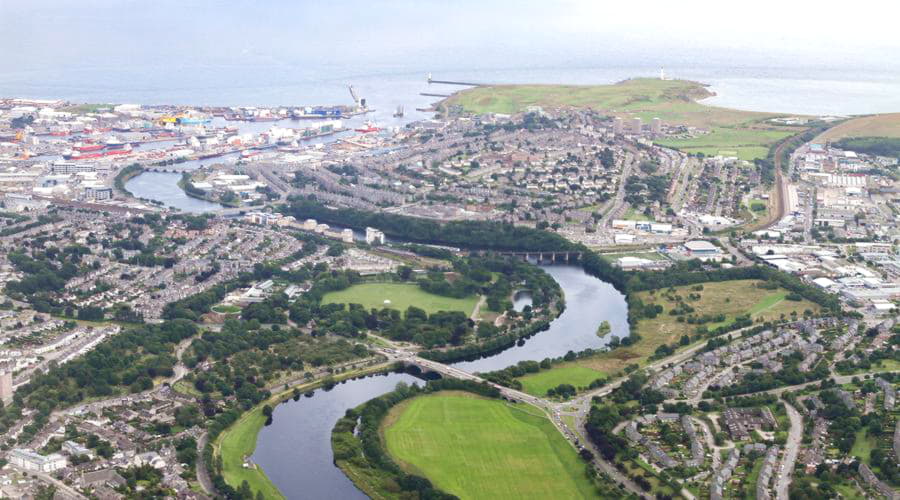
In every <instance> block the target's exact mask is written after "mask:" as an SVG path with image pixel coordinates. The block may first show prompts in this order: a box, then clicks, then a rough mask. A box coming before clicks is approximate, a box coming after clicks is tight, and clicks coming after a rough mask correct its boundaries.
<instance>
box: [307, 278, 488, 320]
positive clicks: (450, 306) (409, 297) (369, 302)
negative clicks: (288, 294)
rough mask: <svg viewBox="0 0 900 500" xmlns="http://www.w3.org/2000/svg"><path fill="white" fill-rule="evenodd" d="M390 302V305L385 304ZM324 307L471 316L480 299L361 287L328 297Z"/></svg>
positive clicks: (401, 287) (412, 288)
mask: <svg viewBox="0 0 900 500" xmlns="http://www.w3.org/2000/svg"><path fill="white" fill-rule="evenodd" d="M385 300H390V304H385V303H384V301H385ZM322 303H323V304H362V306H363V307H364V308H366V310H369V309H371V308H373V307H374V308H376V309H382V308H385V307H389V308H391V309H398V310H400V311H405V310H406V309H407V308H408V307H409V306H416V307H418V308H420V309H423V310H425V312H427V313H428V314H431V313H435V312H438V311H462V312H464V313H466V314H472V311H473V310H475V304H477V303H478V297H476V296H474V295H473V296H471V297H466V298H464V299H455V298H452V297H442V296H440V295H433V294H430V293H427V292H425V291H423V290H422V289H421V288H419V285H416V284H413V283H361V284H358V285H353V286H351V287H350V288H347V289H345V290H340V291H337V292H329V293H326V294H325V296H324V297H323V298H322Z"/></svg>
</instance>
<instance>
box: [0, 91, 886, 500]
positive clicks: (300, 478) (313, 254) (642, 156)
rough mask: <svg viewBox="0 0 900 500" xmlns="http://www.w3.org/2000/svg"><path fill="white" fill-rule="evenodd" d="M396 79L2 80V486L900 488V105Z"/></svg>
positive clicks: (272, 490)
mask: <svg viewBox="0 0 900 500" xmlns="http://www.w3.org/2000/svg"><path fill="white" fill-rule="evenodd" d="M428 81H429V83H430V84H431V85H434V86H440V88H441V89H442V92H446V93H447V95H449V97H447V98H445V99H443V100H441V101H439V102H436V103H434V105H433V107H431V108H429V109H428V110H427V115H425V117H424V118H415V119H412V118H411V119H409V120H406V121H405V123H404V124H403V125H402V126H394V127H382V126H379V125H378V124H377V123H374V122H373V121H371V120H372V118H371V111H372V110H371V109H370V108H369V105H368V104H367V102H366V99H365V98H363V97H361V96H360V95H358V93H357V92H356V90H355V89H354V88H353V87H352V86H351V87H350V89H349V90H350V98H351V99H352V103H351V104H349V105H334V106H332V105H307V104H302V103H300V104H297V105H286V106H281V107H269V108H264V107H254V108H251V107H209V106H174V105H154V106H148V105H134V104H88V103H72V102H67V101H62V100H37V99H17V98H6V99H0V201H2V206H3V208H2V210H0V248H2V251H0V287H2V296H0V344H2V346H0V361H2V367H0V398H2V401H3V405H2V409H0V448H2V453H3V457H4V458H3V460H2V469H0V496H2V497H4V498H7V497H8V498H100V499H107V498H198V499H199V498H230V499H261V498H265V499H275V498H283V497H287V498H356V497H362V496H368V497H371V498H404V499H416V498H422V499H425V498H428V499H435V498H447V499H450V498H464V499H470V498H473V499H497V498H517V499H518V498H647V499H650V498H679V497H680V498H685V499H700V498H704V499H705V498H711V499H726V498H727V499H737V498H757V499H769V498H777V499H787V498H797V499H804V498H810V499H812V498H853V499H856V498H859V499H862V498H884V497H886V498H891V499H893V498H900V469H898V463H900V418H898V417H900V408H897V407H896V404H895V403H896V388H897V386H898V384H900V347H898V345H900V326H895V318H896V315H897V305H898V303H900V302H898V301H900V253H898V248H897V240H898V238H900V228H898V224H897V220H898V217H897V213H898V210H900V196H898V192H900V191H898V187H900V184H898V182H900V170H898V157H900V120H896V121H891V120H890V119H885V118H884V117H878V116H799V115H785V114H779V113H777V112H775V113H756V112H744V111H736V110H731V109H725V108H717V107H713V106H708V105H706V104H704V103H703V102H702V100H703V99H705V98H707V97H709V96H711V95H712V94H711V92H710V90H709V88H708V87H707V86H705V85H703V84H701V83H697V82H691V81H684V80H673V79H669V78H667V77H666V75H665V74H664V73H661V74H660V76H659V77H658V78H637V79H632V80H627V81H623V82H620V83H617V84H613V85H591V86H567V85H501V86H491V85H479V86H472V85H470V84H466V83H465V82H444V81H439V80H435V79H432V78H431V76H430V75H429V79H428ZM776 111H777V110H776ZM405 114H407V113H404V110H403V107H400V108H398V109H397V110H396V111H395V112H394V116H395V117H403V116H404V115H405ZM895 118H896V117H895ZM154 183H158V184H154ZM148 186H151V187H153V186H155V188H153V189H151V188H148ZM159 190H163V191H165V193H162V194H160V192H159ZM175 198H179V199H182V200H187V201H185V202H184V203H187V205H185V206H186V207H194V208H193V209H185V210H179V208H178V207H175V206H172V205H173V203H169V201H167V200H172V199H175ZM276 433H277V436H276V435H275V434H276Z"/></svg>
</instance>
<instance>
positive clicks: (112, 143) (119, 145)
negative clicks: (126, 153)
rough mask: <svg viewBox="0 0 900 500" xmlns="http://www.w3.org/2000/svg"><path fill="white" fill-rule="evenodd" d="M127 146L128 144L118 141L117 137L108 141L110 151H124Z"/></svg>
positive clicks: (107, 145) (107, 147) (107, 146)
mask: <svg viewBox="0 0 900 500" xmlns="http://www.w3.org/2000/svg"><path fill="white" fill-rule="evenodd" d="M127 145H128V143H127V142H125V141H122V140H120V139H117V138H115V137H110V138H109V139H107V140H106V149H110V150H113V149H124V148H125V146H127Z"/></svg>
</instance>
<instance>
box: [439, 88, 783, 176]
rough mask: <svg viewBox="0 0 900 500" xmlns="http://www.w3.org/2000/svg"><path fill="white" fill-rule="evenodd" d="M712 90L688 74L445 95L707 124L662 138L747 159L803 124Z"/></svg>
mask: <svg viewBox="0 0 900 500" xmlns="http://www.w3.org/2000/svg"><path fill="white" fill-rule="evenodd" d="M710 96H712V93H710V92H709V90H707V88H706V86H705V85H703V84H700V83H697V82H691V81H685V80H659V79H656V78H635V79H631V80H625V81H623V82H619V83H616V84H613V85H494V86H483V87H475V88H473V89H468V90H464V91H462V92H459V93H457V94H455V95H453V96H452V97H450V98H448V99H447V100H446V101H444V104H445V105H448V106H452V105H459V106H462V108H463V109H465V110H466V111H469V112H472V113H488V112H493V113H517V112H520V111H525V110H526V109H527V108H528V107H529V106H541V107H544V108H548V109H549V108H590V109H593V110H596V111H599V112H604V113H609V114H612V115H615V116H620V117H622V118H629V117H638V118H641V119H642V120H644V122H645V123H649V122H650V120H652V119H653V118H659V119H661V120H663V122H665V123H668V124H670V125H686V126H692V127H696V128H698V129H703V130H706V131H707V132H708V133H698V134H694V135H692V136H691V137H683V138H682V137H672V138H665V139H661V140H659V141H658V142H659V143H660V144H662V145H665V146H670V147H674V148H678V149H681V150H683V151H686V152H689V153H703V154H707V155H716V154H719V153H720V152H724V151H729V152H731V153H734V154H736V155H737V156H738V157H740V158H741V159H744V160H752V159H754V158H765V157H766V154H767V153H768V150H769V146H771V145H772V144H773V143H775V142H776V141H778V140H779V139H781V138H783V137H787V136H789V135H793V134H795V133H797V132H799V131H800V130H801V129H799V128H796V127H785V126H777V125H773V124H771V123H769V122H767V120H769V119H771V118H774V117H777V116H781V115H777V114H773V113H758V112H750V111H740V110H734V109H727V108H721V107H717V106H707V105H705V104H701V103H700V102H698V101H700V100H701V99H704V98H706V97H710Z"/></svg>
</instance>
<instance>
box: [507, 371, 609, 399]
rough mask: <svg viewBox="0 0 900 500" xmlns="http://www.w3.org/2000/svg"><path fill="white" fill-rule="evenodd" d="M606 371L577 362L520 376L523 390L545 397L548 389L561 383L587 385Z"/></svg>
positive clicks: (577, 385)
mask: <svg viewBox="0 0 900 500" xmlns="http://www.w3.org/2000/svg"><path fill="white" fill-rule="evenodd" d="M604 376H606V374H605V373H603V372H600V371H597V370H594V369H592V368H588V367H586V366H581V365H577V364H566V365H562V366H560V367H559V368H558V369H551V370H542V371H539V372H537V373H532V374H530V375H526V376H524V377H521V378H519V379H518V380H519V382H522V390H523V391H525V392H527V393H528V394H532V395H534V396H540V397H544V396H546V395H547V391H548V390H550V389H554V388H556V387H557V386H559V385H560V384H571V385H572V386H574V387H587V386H588V385H590V383H591V382H593V381H595V380H597V379H598V378H600V377H604Z"/></svg>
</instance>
